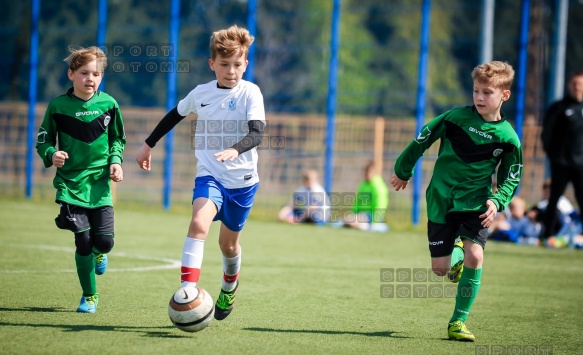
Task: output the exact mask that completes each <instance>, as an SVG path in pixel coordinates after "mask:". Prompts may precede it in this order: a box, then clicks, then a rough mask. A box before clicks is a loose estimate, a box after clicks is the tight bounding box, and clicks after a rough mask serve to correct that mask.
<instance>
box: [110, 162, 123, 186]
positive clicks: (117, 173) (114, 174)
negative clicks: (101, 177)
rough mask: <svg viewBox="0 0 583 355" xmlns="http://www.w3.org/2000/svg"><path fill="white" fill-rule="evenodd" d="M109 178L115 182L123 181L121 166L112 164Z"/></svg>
mask: <svg viewBox="0 0 583 355" xmlns="http://www.w3.org/2000/svg"><path fill="white" fill-rule="evenodd" d="M109 178H110V179H111V180H113V181H115V182H120V181H122V180H123V169H122V168H121V165H119V164H111V165H110V166H109Z"/></svg>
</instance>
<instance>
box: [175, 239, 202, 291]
mask: <svg viewBox="0 0 583 355" xmlns="http://www.w3.org/2000/svg"><path fill="white" fill-rule="evenodd" d="M203 255H204V240H199V239H194V238H189V237H186V239H185V240H184V246H183V247H182V268H181V275H180V281H181V283H182V287H187V286H192V287H195V286H196V283H197V282H198V278H199V277H200V267H201V265H202V258H203Z"/></svg>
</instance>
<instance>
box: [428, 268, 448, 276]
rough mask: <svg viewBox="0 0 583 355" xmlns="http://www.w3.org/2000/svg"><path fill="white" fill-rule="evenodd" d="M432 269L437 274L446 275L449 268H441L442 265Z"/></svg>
mask: <svg viewBox="0 0 583 355" xmlns="http://www.w3.org/2000/svg"><path fill="white" fill-rule="evenodd" d="M432 271H433V273H434V274H435V275H437V276H445V275H446V274H447V273H448V271H449V270H446V269H444V268H441V267H433V268H432Z"/></svg>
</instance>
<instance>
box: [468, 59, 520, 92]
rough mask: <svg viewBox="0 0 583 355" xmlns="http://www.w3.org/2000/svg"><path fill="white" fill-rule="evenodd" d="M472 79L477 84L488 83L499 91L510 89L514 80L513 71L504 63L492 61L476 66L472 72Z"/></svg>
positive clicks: (510, 66)
mask: <svg viewBox="0 0 583 355" xmlns="http://www.w3.org/2000/svg"><path fill="white" fill-rule="evenodd" d="M472 79H473V80H474V81H477V82H479V83H490V84H492V85H494V86H496V87H498V88H501V89H505V90H507V89H510V87H511V86H512V81H513V80H514V69H513V68H512V65H510V64H508V63H506V62H500V61H493V62H489V63H484V64H482V65H478V66H477V67H475V68H474V70H472Z"/></svg>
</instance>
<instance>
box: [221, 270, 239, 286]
mask: <svg viewBox="0 0 583 355" xmlns="http://www.w3.org/2000/svg"><path fill="white" fill-rule="evenodd" d="M238 278H239V273H236V274H235V275H227V274H225V273H224V272H223V280H225V282H227V283H230V284H231V283H233V282H235V281H237V279H238Z"/></svg>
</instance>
